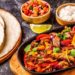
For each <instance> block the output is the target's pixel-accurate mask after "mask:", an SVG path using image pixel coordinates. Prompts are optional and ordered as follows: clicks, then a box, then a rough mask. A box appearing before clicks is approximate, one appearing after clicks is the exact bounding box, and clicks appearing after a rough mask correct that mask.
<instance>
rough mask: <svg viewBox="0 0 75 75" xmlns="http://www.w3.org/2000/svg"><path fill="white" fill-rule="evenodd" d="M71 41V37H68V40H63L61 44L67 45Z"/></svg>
mask: <svg viewBox="0 0 75 75" xmlns="http://www.w3.org/2000/svg"><path fill="white" fill-rule="evenodd" d="M70 43H71V40H70V39H66V40H63V41H61V45H63V46H67V45H69V44H70Z"/></svg>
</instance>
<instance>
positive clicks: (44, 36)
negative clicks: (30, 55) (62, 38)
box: [36, 34, 50, 41]
mask: <svg viewBox="0 0 75 75" xmlns="http://www.w3.org/2000/svg"><path fill="white" fill-rule="evenodd" d="M42 38H50V35H49V34H40V35H38V36H37V37H36V40H37V41H39V40H40V39H42Z"/></svg>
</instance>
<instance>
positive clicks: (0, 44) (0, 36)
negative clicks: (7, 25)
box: [0, 23, 4, 51]
mask: <svg viewBox="0 0 75 75" xmlns="http://www.w3.org/2000/svg"><path fill="white" fill-rule="evenodd" d="M3 42H4V27H3V25H2V24H1V23H0V51H1V49H2V47H3Z"/></svg>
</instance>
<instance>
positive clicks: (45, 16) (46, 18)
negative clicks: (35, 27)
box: [21, 1, 51, 23]
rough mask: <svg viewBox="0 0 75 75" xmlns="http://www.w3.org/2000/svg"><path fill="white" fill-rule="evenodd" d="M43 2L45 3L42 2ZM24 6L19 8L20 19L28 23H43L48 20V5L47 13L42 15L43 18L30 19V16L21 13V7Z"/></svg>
mask: <svg viewBox="0 0 75 75" xmlns="http://www.w3.org/2000/svg"><path fill="white" fill-rule="evenodd" d="M43 2H46V1H43ZM23 6H24V4H23V5H22V6H21V16H22V18H23V19H24V20H25V21H27V22H29V23H43V22H45V21H46V20H48V19H49V17H50V12H51V6H50V4H49V3H48V7H49V11H48V12H47V13H46V14H44V15H43V16H38V17H30V16H27V15H25V14H24V13H23V12H22V7H23Z"/></svg>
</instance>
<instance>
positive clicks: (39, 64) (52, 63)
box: [24, 26, 75, 72]
mask: <svg viewBox="0 0 75 75" xmlns="http://www.w3.org/2000/svg"><path fill="white" fill-rule="evenodd" d="M24 51H25V55H24V65H25V67H26V68H27V69H28V70H31V71H34V72H52V71H55V70H59V69H65V68H69V67H71V66H75V26H73V27H72V28H71V27H65V28H64V29H63V30H62V31H61V32H51V33H50V34H40V35H38V36H37V37H36V39H35V40H33V41H32V42H31V43H30V44H29V45H27V46H26V47H25V49H24Z"/></svg>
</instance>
